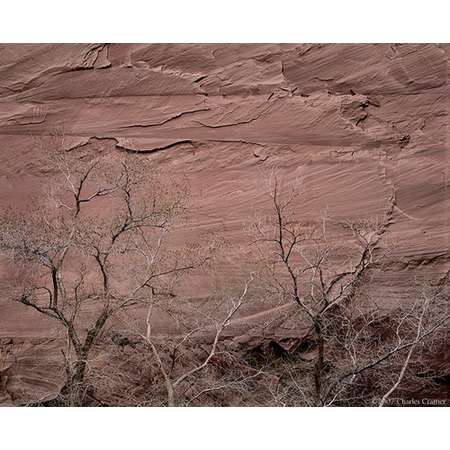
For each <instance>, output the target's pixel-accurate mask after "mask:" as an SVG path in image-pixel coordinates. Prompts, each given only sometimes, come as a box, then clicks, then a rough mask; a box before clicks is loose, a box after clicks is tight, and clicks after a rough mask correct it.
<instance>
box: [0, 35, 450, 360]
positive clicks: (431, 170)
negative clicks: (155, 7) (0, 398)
mask: <svg viewBox="0 0 450 450" xmlns="http://www.w3.org/2000/svg"><path fill="white" fill-rule="evenodd" d="M449 53H450V46H449V45H436V44H420V45H406V44H405V45H388V44H382V45H377V44H367V45H365V44H364V45H362V44H358V45H328V44H327V45H322V44H312V45H306V44H299V45H297V44H280V45H275V44H242V45H237V44H230V45H228V44H223V45H216V44H214V45H213V44H211V45H209V44H208V45H206V44H205V45H188V44H186V45H185V44H176V45H171V44H154V45H141V44H136V45H128V44H95V45H85V44H79V45H35V44H33V45H10V44H8V45H1V46H0V207H2V208H3V207H6V206H13V207H14V208H18V209H20V208H22V207H23V205H25V203H26V201H27V200H28V199H29V196H30V194H36V193H39V190H40V189H42V185H43V181H44V179H46V178H48V177H49V176H51V174H49V173H48V170H47V169H48V168H47V167H46V165H45V162H44V160H43V148H45V145H46V143H48V145H51V142H53V140H54V136H55V135H58V136H64V140H63V144H62V145H63V147H64V148H66V149H69V148H75V147H78V146H85V147H87V148H89V149H92V151H96V150H98V149H99V148H102V149H106V150H107V151H110V152H124V151H128V152H132V153H133V155H134V157H136V158H150V159H152V160H153V161H154V163H155V166H156V167H161V169H162V170H169V171H170V172H171V173H172V174H173V175H174V176H180V177H181V176H183V177H185V178H186V180H187V181H188V183H189V185H190V186H191V190H192V198H193V199H194V206H193V211H192V214H191V217H190V220H189V221H188V224H187V226H184V227H183V229H180V230H179V231H178V235H177V237H176V238H175V241H176V242H182V241H183V240H186V239H188V240H196V239H199V238H201V236H204V235H205V233H208V232H217V231H220V232H222V233H223V234H224V235H225V237H226V238H227V239H228V240H229V241H230V242H231V244H232V252H234V253H235V254H239V252H240V251H241V250H242V249H243V247H244V246H245V244H246V238H245V234H244V233H243V231H242V230H243V229H244V228H245V226H246V225H247V224H248V222H249V221H251V220H252V218H253V217H254V216H255V215H261V214H264V213H267V212H268V207H269V201H268V197H267V191H266V179H267V174H268V173H270V171H271V169H272V168H273V167H277V168H278V171H279V173H280V175H282V177H283V179H284V180H285V182H286V183H288V184H289V183H291V182H293V181H294V180H296V179H301V180H302V186H303V191H304V194H303V196H302V201H301V205H299V206H298V214H299V215H301V216H302V217H304V218H307V219H308V220H313V221H314V220H319V219H320V217H321V216H322V215H323V214H324V213H325V212H326V214H327V215H328V216H329V217H332V218H333V219H334V220H359V219H361V218H371V217H385V216H386V214H389V223H388V228H387V235H388V236H387V239H386V240H385V242H386V244H385V245H387V246H388V245H389V246H392V252H391V254H390V257H389V260H388V261H387V262H386V263H385V264H384V265H383V266H382V267H380V268H378V269H377V270H375V271H374V273H373V282H372V283H371V285H370V286H368V287H367V290H368V291H369V293H370V295H372V296H373V297H374V298H376V299H377V300H380V301H383V302H385V303H389V302H390V301H394V300H398V299H400V300H401V299H402V298H405V299H407V298H408V296H409V295H410V294H411V289H414V280H417V279H418V278H420V279H433V280H436V279H439V278H440V277H442V276H443V275H444V274H445V273H446V272H447V271H448V270H449V267H450V260H449V256H450V255H449V235H450V234H449V232H450V226H449V217H450V208H449V206H450V200H449V190H448V182H449V148H448V144H447V140H448V139H447V137H448V127H447V121H448V105H449V95H448V93H449V90H448V74H449ZM330 242H332V243H334V244H335V245H336V246H343V247H344V248H345V246H346V245H347V240H346V237H345V236H344V235H342V234H340V231H339V229H336V230H331V235H330ZM348 245H349V244H348ZM219 269H220V272H221V273H222V275H223V276H224V277H225V278H226V277H227V276H230V277H232V276H234V275H235V274H236V273H237V271H238V269H239V267H238V266H237V265H236V264H233V263H230V264H224V265H223V266H222V267H220V268H219ZM8 276H9V274H8V272H7V269H6V266H4V265H3V266H0V283H1V284H0V289H2V286H3V287H5V286H7V284H8ZM203 289H206V288H205V283H204V282H203V281H202V280H197V282H196V283H193V285H192V286H191V290H190V295H192V296H195V295H201V293H202V292H203ZM2 292H6V290H0V336H3V337H14V338H17V337H20V338H33V339H36V338H39V339H44V338H48V337H50V336H52V330H51V328H49V327H51V326H52V325H51V324H49V323H47V322H46V321H43V320H42V319H41V318H40V317H38V316H37V315H36V314H35V313H34V312H32V311H28V310H26V309H25V308H23V307H20V306H18V305H15V304H12V303H11V302H10V300H9V299H8V298H7V296H6V295H5V294H3V293H2ZM260 312H261V311H260V309H258V308H256V309H255V311H253V312H252V314H253V313H255V314H260ZM256 317H258V315H257V316H256ZM244 322H245V320H244ZM251 323H252V321H251V320H250V319H249V320H248V326H247V328H248V327H251V326H252V325H251ZM241 325H242V324H241ZM240 328H241V327H240V326H239V327H237V328H236V330H237V331H236V333H240V331H238V330H240ZM26 357H28V356H26Z"/></svg>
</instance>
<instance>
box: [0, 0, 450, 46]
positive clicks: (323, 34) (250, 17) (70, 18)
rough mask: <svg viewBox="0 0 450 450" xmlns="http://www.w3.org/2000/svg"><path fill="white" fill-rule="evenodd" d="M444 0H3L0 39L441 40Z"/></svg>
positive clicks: (445, 36)
mask: <svg viewBox="0 0 450 450" xmlns="http://www.w3.org/2000/svg"><path fill="white" fill-rule="evenodd" d="M448 3H449V2H448V1H447V0H427V1H424V0H422V1H418V0H372V1H364V0H271V1H268V0H219V1H218V0H158V1H153V0H121V1H118V0H71V1H70V0H69V1H57V0H26V1H25V0H11V1H8V2H6V1H5V2H2V5H1V9H0V11H1V16H2V23H1V26H0V42H194V43H195V42H448V41H449V40H450V32H449V26H448V17H449V15H448V11H449V7H448Z"/></svg>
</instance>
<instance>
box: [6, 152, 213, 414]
mask: <svg viewBox="0 0 450 450" xmlns="http://www.w3.org/2000/svg"><path fill="white" fill-rule="evenodd" d="M49 161H50V167H51V168H52V170H53V173H54V174H55V178H54V179H53V180H52V184H51V186H50V188H49V189H48V195H46V196H45V198H44V199H36V200H35V201H34V203H33V202H30V205H29V208H28V209H27V210H26V211H24V212H16V211H13V210H9V211H4V212H3V213H2V215H1V221H0V249H1V250H2V251H3V252H5V254H7V255H9V256H10V259H11V264H12V267H13V270H15V271H16V272H18V273H19V272H20V282H18V283H17V285H16V286H15V289H14V295H15V299H16V300H17V301H19V302H20V303H21V304H23V305H25V306H26V307H29V308H32V309H34V310H36V311H37V312H38V313H40V314H42V315H43V316H46V317H48V318H50V319H52V320H54V321H56V322H57V323H58V324H59V325H61V326H62V328H63V329H64V330H65V334H66V336H67V340H68V350H67V351H66V352H63V353H64V358H65V360H66V364H65V367H66V381H65V384H64V386H63V388H62V389H61V392H60V398H61V399H63V400H64V402H66V403H67V404H70V405H80V404H83V402H84V401H85V397H86V390H87V387H86V382H85V381H86V380H85V379H86V371H87V368H88V364H89V357H90V353H91V351H92V349H93V347H94V345H95V344H96V342H97V341H98V339H99V337H100V335H101V333H102V331H103V330H104V328H105V324H106V323H107V322H108V321H109V320H110V319H111V318H112V317H113V316H115V315H116V314H117V313H118V312H119V311H123V310H124V309H127V308H130V307H133V306H136V305H140V304H143V305H144V304H145V305H146V304H147V302H148V300H149V299H150V298H154V297H158V296H159V295H163V296H166V295H168V291H169V290H170V288H171V286H172V285H173V283H174V280H176V279H177V277H178V275H180V274H181V273H183V272H185V271H188V270H190V269H193V268H194V267H196V266H198V265H201V264H202V263H203V262H204V261H205V260H206V259H207V258H208V257H207V256H205V255H204V254H203V253H202V252H198V251H195V252H189V251H187V250H186V249H181V250H177V249H175V250H173V249H172V250H169V249H168V248H163V245H162V242H163V240H162V236H166V235H167V234H168V233H169V231H170V229H171V227H172V226H173V224H174V223H175V221H176V220H177V218H179V217H180V216H181V215H182V214H183V212H184V211H185V208H186V200H187V190H186V188H185V186H183V184H182V183H179V182H177V181H176V180H170V179H167V178H166V179H165V180H163V178H162V177H161V176H157V175H156V174H155V172H154V171H153V170H152V169H151V167H149V165H148V164H147V162H146V161H145V159H142V158H139V156H137V155H136V156H135V157H126V156H124V157H121V156H118V155H111V154H106V153H102V152H99V153H97V154H95V155H92V154H89V153H87V152H85V151H83V148H80V149H76V150H72V151H70V152H66V151H64V150H62V149H58V151H56V152H50V156H49Z"/></svg>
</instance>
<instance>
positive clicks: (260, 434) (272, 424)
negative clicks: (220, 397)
mask: <svg viewBox="0 0 450 450" xmlns="http://www.w3.org/2000/svg"><path fill="white" fill-rule="evenodd" d="M0 418H1V427H2V447H3V448H7V449H15V448H18V449H34V450H40V449H45V450H53V449H58V450H61V449H64V450H72V449H73V450H80V448H86V449H89V450H91V449H92V450H95V449H99V450H100V449H108V450H113V449H120V450H125V449H130V450H138V449H146V450H147V449H151V448H154V449H158V450H159V449H172V448H173V449H180V450H189V449H195V450H202V449H208V450H221V449H224V450H225V449H226V450H232V449H233V450H234V449H236V450H237V449H239V450H240V449H245V450H247V449H248V450H250V449H251V450H253V449H255V450H264V449H270V450H277V449H283V450H284V449H291V448H295V449H300V448H306V449H333V450H339V449H345V450H351V449H358V450H360V449H365V450H366V449H367V450H371V449H376V450H380V448H388V449H416V448H417V449H419V448H420V449H424V448H433V449H439V448H445V444H446V443H447V437H448V434H447V428H448V420H447V419H448V414H447V411H446V410H445V409H444V408H440V409H439V408H426V409H425V408H424V409H418V408H396V409H395V408H383V409H381V408H365V409H359V408H345V409H344V408H333V409H305V408H297V409H295V408H216V409H211V408H190V409H182V408H180V409H168V408H161V409H155V408H153V409H152V408H99V409H95V408H91V409H88V408H86V409H83V408H79V409H74V408H66V409H57V408H49V409H45V408H28V409H18V408H11V409H7V408H4V409H3V410H1V413H0Z"/></svg>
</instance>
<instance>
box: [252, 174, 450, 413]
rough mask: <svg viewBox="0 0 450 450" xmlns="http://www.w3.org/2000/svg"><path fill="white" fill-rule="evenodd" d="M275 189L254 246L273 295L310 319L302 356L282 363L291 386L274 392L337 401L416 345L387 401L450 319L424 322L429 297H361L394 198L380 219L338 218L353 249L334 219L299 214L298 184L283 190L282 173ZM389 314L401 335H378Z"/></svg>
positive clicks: (379, 254) (305, 400) (313, 401)
mask: <svg viewBox="0 0 450 450" xmlns="http://www.w3.org/2000/svg"><path fill="white" fill-rule="evenodd" d="M270 194H271V199H272V205H273V215H272V216H270V217H269V218H265V219H263V220H259V221H258V222H257V223H256V224H255V225H254V235H255V236H256V238H255V240H254V241H253V246H254V247H255V248H256V249H257V251H258V255H259V256H258V257H259V261H260V263H261V264H262V267H263V268H262V270H261V282H262V283H265V285H266V288H267V291H268V293H269V296H270V298H272V299H273V298H280V299H281V301H282V302H288V303H289V302H290V303H291V304H293V305H295V311H296V318H297V320H298V322H299V324H300V325H301V326H302V327H305V326H306V332H304V336H303V339H302V343H303V344H302V345H303V347H304V349H303V357H300V364H298V365H297V366H295V365H293V364H291V363H288V364H284V365H283V366H282V368H278V371H279V374H280V380H284V386H285V387H284V388H283V387H282V386H283V383H281V384H280V386H279V387H278V388H277V389H278V390H277V392H272V394H273V396H274V398H277V399H278V400H277V402H280V403H281V404H285V403H286V402H285V400H283V399H282V398H289V399H292V398H296V399H298V402H299V403H300V404H304V405H308V406H329V405H331V404H335V403H336V402H338V401H343V398H345V395H347V394H348V393H349V392H350V391H351V389H352V388H353V387H354V386H355V385H356V384H357V381H358V379H361V377H362V376H363V374H364V373H365V372H366V371H368V370H369V369H374V368H380V367H381V366H382V363H383V362H384V361H386V360H388V359H389V360H390V361H392V360H393V357H394V355H395V356H399V357H400V354H401V353H402V352H404V351H409V353H408V355H407V356H406V359H405V360H404V365H403V368H402V369H401V370H400V373H399V375H398V378H397V379H396V381H395V382H394V384H393V386H392V388H391V389H390V390H388V389H386V390H387V392H386V394H385V395H384V397H383V399H384V400H381V401H380V403H381V404H383V403H384V402H385V400H386V399H387V398H388V397H389V395H391V394H392V392H393V391H394V390H395V389H397V387H398V385H399V384H400V382H401V381H402V379H403V377H404V373H405V370H406V367H407V366H408V364H409V361H410V358H411V353H412V352H413V351H414V349H415V347H416V346H417V344H418V343H419V342H420V341H422V340H423V339H425V338H426V337H427V336H430V335H431V334H433V333H435V332H436V331H437V330H438V329H440V328H441V327H442V326H444V324H445V323H446V321H447V320H448V316H444V317H442V314H439V315H434V316H433V317H432V318H433V319H434V320H432V321H430V320H428V322H429V323H430V325H429V327H425V326H424V323H425V315H426V314H428V312H430V311H431V310H430V308H429V301H426V302H425V303H423V302H420V301H418V302H416V303H415V305H414V306H413V308H412V309H408V307H407V306H405V305H402V306H401V307H399V308H398V310H397V311H395V312H394V311H389V310H384V309H383V308H380V307H379V306H378V305H375V304H369V302H366V303H365V304H364V303H362V302H361V299H362V297H361V296H360V295H358V288H359V287H360V285H361V284H362V283H368V282H369V270H370V269H371V268H373V267H375V266H376V265H377V264H378V263H380V261H381V260H382V258H383V257H384V256H385V251H384V250H383V249H382V248H381V246H380V243H381V241H382V239H383V236H384V234H385V231H386V229H387V226H388V224H389V219H390V216H391V213H392V211H391V209H392V204H391V205H388V206H387V209H386V214H385V216H384V217H383V218H381V219H379V218H369V219H367V218H366V219H362V220H360V221H357V222H346V223H341V224H339V223H338V224H336V226H340V227H341V229H344V230H346V231H347V234H348V237H349V241H350V242H353V246H354V250H343V249H342V248H339V247H338V245H337V244H334V245H333V243H332V240H331V239H330V237H329V236H328V233H327V229H328V227H329V222H330V221H329V220H328V219H323V220H322V221H321V222H319V223H318V224H314V223H311V221H303V222H302V221H301V220H299V219H298V215H297V214H296V208H297V207H299V201H300V200H301V192H300V191H299V190H297V189H294V190H291V192H286V189H284V192H283V186H282V184H281V183H280V181H279V180H278V179H277V178H276V177H275V178H273V179H272V187H271V190H270ZM417 311H421V312H420V313H418V314H416V313H417ZM435 311H436V310H434V312H435ZM382 320H385V321H388V320H389V321H391V324H390V325H391V326H394V325H393V324H394V323H395V327H396V330H397V331H396V338H397V342H393V340H392V339H390V338H388V337H386V338H385V339H384V340H380V341H378V342H376V340H374V336H375V335H376V334H375V333H376V331H375V327H374V326H375V325H376V324H378V323H379V322H380V321H382ZM411 331H413V332H412V333H411ZM390 373H391V374H392V370H391V372H390ZM385 381H386V380H385ZM385 385H386V384H385ZM280 389H281V391H282V392H281V391H280ZM294 393H295V394H294ZM280 399H281V400H280Z"/></svg>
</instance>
